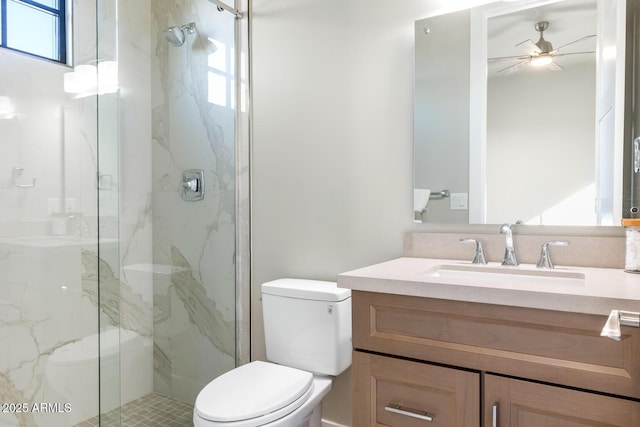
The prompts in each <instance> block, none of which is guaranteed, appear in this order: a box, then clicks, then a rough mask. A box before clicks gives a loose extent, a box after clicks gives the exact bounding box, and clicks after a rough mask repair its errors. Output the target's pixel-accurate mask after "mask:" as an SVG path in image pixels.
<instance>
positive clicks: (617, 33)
mask: <svg viewBox="0 0 640 427" xmlns="http://www.w3.org/2000/svg"><path fill="white" fill-rule="evenodd" d="M634 2H635V0H551V1H550V0H527V1H515V2H514V1H511V2H496V3H491V4H488V5H485V6H481V7H476V8H472V9H468V10H463V11H459V12H454V13H450V14H447V15H441V16H435V17H429V18H425V19H421V20H419V21H416V23H415V94H414V148H415V149H414V220H415V221H416V222H429V223H470V224H499V223H503V222H510V223H516V222H519V223H524V224H535V225H619V224H620V218H621V217H622V216H623V212H624V213H628V212H629V209H630V208H631V206H629V205H630V204H632V203H631V202H629V201H628V200H625V201H624V202H623V199H624V197H623V194H624V193H625V191H626V192H627V193H628V192H629V191H630V190H629V189H628V188H627V187H629V186H630V185H631V184H632V183H631V182H628V181H629V176H630V174H631V172H630V170H631V169H632V168H630V167H626V168H625V167H624V165H625V159H624V153H625V151H627V152H628V151H630V149H631V148H630V147H631V144H629V143H628V142H627V144H626V145H627V146H626V147H625V141H628V140H629V139H632V136H631V135H629V132H630V130H629V129H631V128H632V127H633V126H632V125H631V123H630V111H631V109H630V107H629V106H628V105H625V103H626V102H627V100H628V99H630V98H632V96H631V94H630V90H631V89H625V88H631V87H632V85H631V82H632V81H633V78H632V77H633V73H634V71H633V70H634V67H632V62H633V59H632V57H633V55H632V52H631V51H632V49H631V48H630V47H631V45H632V43H631V41H630V40H628V38H629V37H630V35H631V31H630V30H631V29H632V27H633V25H630V24H627V20H629V21H630V19H627V18H629V17H630V14H632V13H633V4H634ZM625 114H627V120H626V121H625ZM628 154H630V153H628ZM629 156H630V155H629ZM629 161H630V160H629ZM627 199H628V197H627ZM624 216H629V215H624Z"/></svg>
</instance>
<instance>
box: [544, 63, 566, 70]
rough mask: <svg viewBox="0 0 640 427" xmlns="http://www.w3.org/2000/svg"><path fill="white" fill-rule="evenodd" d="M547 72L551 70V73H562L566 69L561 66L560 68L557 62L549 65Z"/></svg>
mask: <svg viewBox="0 0 640 427" xmlns="http://www.w3.org/2000/svg"><path fill="white" fill-rule="evenodd" d="M547 70H551V71H562V70H564V68H562V67H561V66H559V65H558V64H556V63H555V62H552V63H550V64H548V65H547Z"/></svg>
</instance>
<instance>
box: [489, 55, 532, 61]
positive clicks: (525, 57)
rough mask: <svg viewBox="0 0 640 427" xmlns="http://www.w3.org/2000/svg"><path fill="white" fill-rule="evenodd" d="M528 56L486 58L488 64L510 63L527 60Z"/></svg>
mask: <svg viewBox="0 0 640 427" xmlns="http://www.w3.org/2000/svg"><path fill="white" fill-rule="evenodd" d="M528 58H529V57H528V56H522V55H515V56H497V57H495V58H487V61H488V62H499V61H511V60H514V59H517V60H519V61H522V60H523V59H528Z"/></svg>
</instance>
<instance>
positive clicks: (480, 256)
mask: <svg viewBox="0 0 640 427" xmlns="http://www.w3.org/2000/svg"><path fill="white" fill-rule="evenodd" d="M460 241H461V242H462V243H475V244H476V253H475V255H474V256H473V261H471V263H472V264H486V263H487V260H486V258H485V257H484V248H483V247H482V242H481V241H480V240H478V239H460Z"/></svg>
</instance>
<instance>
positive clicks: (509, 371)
mask: <svg viewBox="0 0 640 427" xmlns="http://www.w3.org/2000/svg"><path fill="white" fill-rule="evenodd" d="M352 304H353V346H354V348H355V349H363V350H370V351H375V352H381V353H387V354H392V355H398V356H405V357H410V358H414V359H419V360H425V361H430V362H435V363H442V364H450V365H456V366H460V367H463V368H469V369H475V370H479V371H487V372H495V373H500V374H505V375H512V376H516V377H521V378H532V379H536V380H538V381H545V382H549V383H554V384H562V385H567V386H572V387H579V388H585V389H590V390H595V391H602V392H606V393H612V394H616V395H621V396H628V397H634V398H640V357H638V355H639V354H640V329H639V328H631V327H623V329H622V334H623V337H622V340H621V341H619V342H617V341H613V340H611V339H608V338H603V337H600V330H601V328H602V326H603V325H604V323H605V321H606V316H596V315H586V314H578V313H565V312H558V311H548V310H538V309H529V308H519V307H507V306H499V305H491V304H478V303H467V302H460V301H447V300H438V299H430V298H420V297H407V296H402V295H391V294H382V293H370V292H361V291H355V292H353V294H352Z"/></svg>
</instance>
